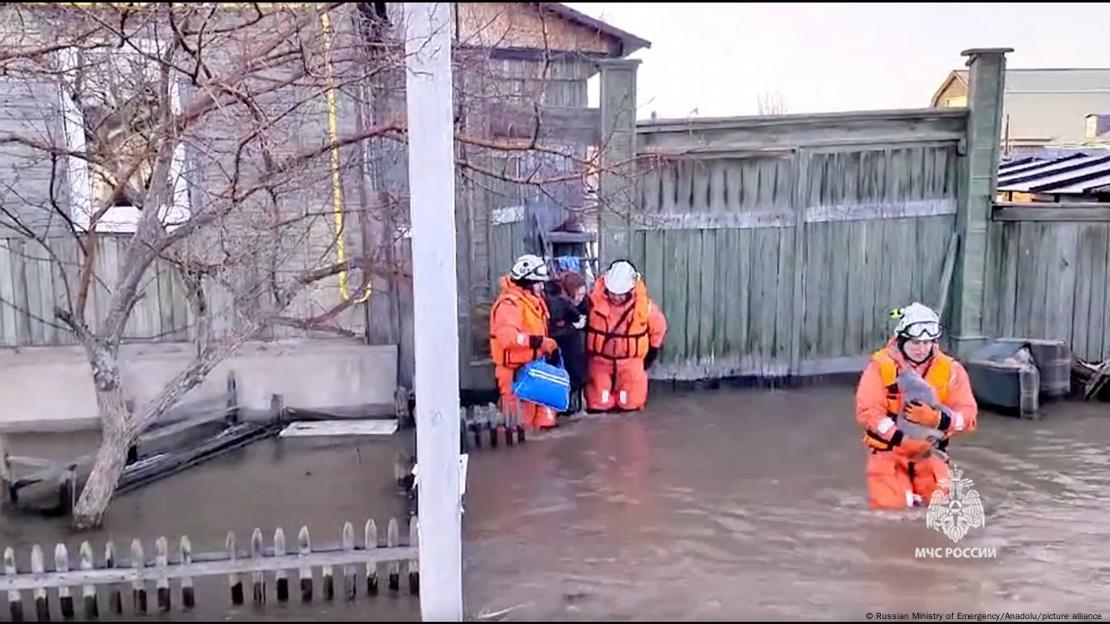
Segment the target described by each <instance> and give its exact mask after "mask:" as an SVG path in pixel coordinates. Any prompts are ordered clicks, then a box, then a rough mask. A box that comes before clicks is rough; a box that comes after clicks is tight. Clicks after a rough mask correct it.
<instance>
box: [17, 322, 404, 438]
mask: <svg viewBox="0 0 1110 624" xmlns="http://www.w3.org/2000/svg"><path fill="white" fill-rule="evenodd" d="M191 347H192V345H190V344H188V343H170V344H158V345H128V346H125V347H124V348H123V349H122V350H121V359H122V360H123V364H122V368H123V378H124V384H125V392H126V394H127V396H128V397H129V398H133V399H134V400H135V402H136V404H141V403H142V402H143V401H146V400H148V399H150V398H151V397H153V396H154V395H155V394H157V393H158V391H159V390H161V388H162V386H163V385H164V384H165V383H166V382H167V381H169V380H170V379H172V378H173V376H174V375H175V374H177V373H178V372H179V371H180V370H181V369H182V368H183V367H184V366H185V365H186V364H187V363H188V362H189V359H190V357H191V353H192V352H191ZM229 371H234V372H235V376H236V379H237V383H238V388H239V404H240V405H241V406H243V407H247V408H250V409H267V408H268V407H269V405H270V397H271V395H273V394H281V395H282V396H283V397H284V400H285V404H286V406H289V407H300V408H316V409H323V408H342V407H353V406H360V405H367V404H380V403H391V402H392V401H393V393H394V391H395V390H396V387H397V348H396V347H395V346H392V345H386V346H367V345H363V344H360V343H358V342H356V341H347V340H313V341H289V342H276V343H250V344H247V345H244V346H243V348H242V349H241V350H240V352H239V354H238V355H236V356H235V357H233V358H231V359H229V360H227V361H226V362H224V363H223V364H221V365H220V366H219V367H218V368H217V369H216V370H215V371H213V372H212V374H210V375H209V376H208V377H207V378H206V379H205V381H204V382H203V383H202V384H201V385H200V386H198V387H196V388H194V389H193V390H192V391H191V392H190V393H189V394H187V395H186V396H185V398H184V399H183V401H182V403H183V404H188V403H195V402H197V401H206V400H207V401H212V405H213V407H214V408H218V405H219V403H220V401H222V398H223V397H224V396H225V392H226V385H227V378H228V372H229ZM96 426H98V420H97V417H96V397H95V394H94V392H93V386H92V376H91V373H90V369H89V365H88V362H87V361H86V359H85V357H84V353H83V351H81V349H80V348H77V347H43V348H30V349H5V350H0V431H64V430H75V429H84V428H95V427H96Z"/></svg>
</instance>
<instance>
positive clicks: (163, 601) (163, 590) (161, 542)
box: [154, 537, 170, 613]
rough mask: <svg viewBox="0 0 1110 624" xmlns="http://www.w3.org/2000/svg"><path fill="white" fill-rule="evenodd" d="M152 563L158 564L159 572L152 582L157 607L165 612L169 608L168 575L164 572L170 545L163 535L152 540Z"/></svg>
mask: <svg viewBox="0 0 1110 624" xmlns="http://www.w3.org/2000/svg"><path fill="white" fill-rule="evenodd" d="M154 565H156V566H158V572H159V574H158V580H157V581H156V582H155V584H154V587H155V594H156V600H157V601H158V609H159V610H160V611H162V612H163V613H166V612H168V611H169V610H170V577H169V576H167V574H166V572H167V571H168V568H169V565H170V546H169V543H168V542H167V541H166V538H165V537H159V538H158V539H157V540H155V542H154Z"/></svg>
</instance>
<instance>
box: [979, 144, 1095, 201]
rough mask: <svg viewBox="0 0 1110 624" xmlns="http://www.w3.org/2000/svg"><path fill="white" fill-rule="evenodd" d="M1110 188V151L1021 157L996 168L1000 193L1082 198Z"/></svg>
mask: <svg viewBox="0 0 1110 624" xmlns="http://www.w3.org/2000/svg"><path fill="white" fill-rule="evenodd" d="M1108 185H1110V151H1102V150H1095V151H1093V152H1091V153H1089V154H1088V153H1086V152H1078V153H1074V154H1068V155H1065V156H1061V157H1059V158H1047V159H1042V158H1031V157H1027V158H1021V159H1019V160H1015V161H1011V162H1007V163H1002V164H1001V165H999V167H998V190H999V191H1003V192H1011V191H1013V192H1022V193H1048V194H1053V195H1084V194H1088V193H1093V192H1096V191H1101V190H1103V189H1105V188H1106V187H1107V186H1108Z"/></svg>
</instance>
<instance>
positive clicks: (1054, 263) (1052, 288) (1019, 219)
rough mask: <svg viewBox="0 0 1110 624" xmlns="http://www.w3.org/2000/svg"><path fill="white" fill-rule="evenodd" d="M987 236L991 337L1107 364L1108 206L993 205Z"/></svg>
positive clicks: (1109, 288)
mask: <svg viewBox="0 0 1110 624" xmlns="http://www.w3.org/2000/svg"><path fill="white" fill-rule="evenodd" d="M989 233H990V241H989V246H988V262H987V266H988V267H989V270H990V273H989V274H988V289H987V294H988V296H987V307H986V310H985V315H984V316H985V319H984V320H985V325H986V326H987V328H988V331H990V332H991V333H993V334H996V335H1002V336H1019V337H1026V338H1047V339H1054V340H1063V341H1064V342H1065V343H1066V344H1068V345H1070V347H1071V350H1072V353H1073V355H1075V356H1076V357H1079V358H1081V359H1084V360H1089V361H1102V360H1106V359H1110V296H1108V295H1110V293H1108V291H1110V286H1108V284H1110V207H1106V206H1101V207H1098V206H1096V207H1084V206H1078V207H1076V206H1069V205H1066V204H1061V205H1040V206H1030V205H1028V204H998V205H997V206H996V207H995V209H994V212H993V215H992V221H991V224H990V230H989Z"/></svg>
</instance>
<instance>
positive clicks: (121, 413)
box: [73, 349, 134, 530]
mask: <svg viewBox="0 0 1110 624" xmlns="http://www.w3.org/2000/svg"><path fill="white" fill-rule="evenodd" d="M91 355H93V357H92V358H91V359H92V362H91V363H92V366H93V380H94V382H95V386H96V403H97V408H98V410H99V412H100V425H101V434H100V436H101V437H100V448H99V449H98V450H97V452H96V460H95V461H94V462H93V467H92V472H91V473H90V474H89V479H88V481H87V482H86V483H85V487H84V489H83V490H82V491H81V498H80V500H78V501H77V506H76V507H74V509H73V526H74V527H75V528H77V529H79V530H85V529H92V528H96V527H98V526H100V523H101V521H102V520H103V519H104V512H105V511H106V510H107V509H108V502H109V501H111V499H112V494H113V492H115V490H116V484H117V483H119V478H120V475H122V474H123V468H124V465H125V464H126V463H127V449H128V448H129V447H130V445H131V443H132V442H133V440H132V438H134V432H133V431H132V427H131V412H130V410H129V409H128V408H127V404H126V403H125V402H124V398H123V392H122V390H121V388H120V372H119V364H118V362H117V361H116V356H115V353H112V352H111V351H109V350H108V349H94V350H93V352H92V353H91Z"/></svg>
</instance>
